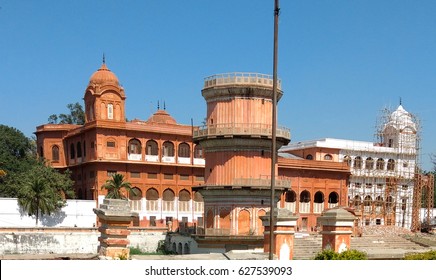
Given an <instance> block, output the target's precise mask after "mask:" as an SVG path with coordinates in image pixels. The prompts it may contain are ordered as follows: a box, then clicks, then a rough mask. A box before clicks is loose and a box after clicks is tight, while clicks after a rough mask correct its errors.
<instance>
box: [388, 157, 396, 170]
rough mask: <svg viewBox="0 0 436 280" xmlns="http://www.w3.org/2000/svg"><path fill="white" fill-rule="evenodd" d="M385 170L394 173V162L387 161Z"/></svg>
mask: <svg viewBox="0 0 436 280" xmlns="http://www.w3.org/2000/svg"><path fill="white" fill-rule="evenodd" d="M387 169H388V170H389V171H394V170H395V160H393V159H390V160H388V166H387Z"/></svg>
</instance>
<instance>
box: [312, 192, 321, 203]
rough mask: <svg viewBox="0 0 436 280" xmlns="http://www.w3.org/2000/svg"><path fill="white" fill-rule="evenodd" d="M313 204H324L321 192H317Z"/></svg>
mask: <svg viewBox="0 0 436 280" xmlns="http://www.w3.org/2000/svg"><path fill="white" fill-rule="evenodd" d="M313 202H315V203H323V202H324V194H323V193H322V192H320V191H317V192H316V193H315V197H314V200H313Z"/></svg>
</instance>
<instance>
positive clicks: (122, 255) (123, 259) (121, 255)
mask: <svg viewBox="0 0 436 280" xmlns="http://www.w3.org/2000/svg"><path fill="white" fill-rule="evenodd" d="M118 259H119V260H122V261H125V260H127V252H124V253H122V254H119V255H118Z"/></svg>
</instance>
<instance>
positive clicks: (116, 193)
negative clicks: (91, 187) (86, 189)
mask: <svg viewBox="0 0 436 280" xmlns="http://www.w3.org/2000/svg"><path fill="white" fill-rule="evenodd" d="M101 189H106V190H107V195H106V198H112V199H127V198H126V196H125V195H124V193H123V192H122V191H121V190H122V189H125V190H127V191H128V192H129V193H130V194H135V191H134V189H132V185H131V184H130V183H129V182H127V181H124V176H123V175H122V174H118V173H116V174H114V175H112V178H111V179H109V180H107V181H106V183H105V184H104V185H103V186H102V187H101Z"/></svg>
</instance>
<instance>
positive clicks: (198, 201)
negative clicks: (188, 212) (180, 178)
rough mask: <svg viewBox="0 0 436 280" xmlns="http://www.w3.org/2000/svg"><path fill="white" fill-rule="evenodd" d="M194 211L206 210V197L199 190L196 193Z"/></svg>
mask: <svg viewBox="0 0 436 280" xmlns="http://www.w3.org/2000/svg"><path fill="white" fill-rule="evenodd" d="M194 211H195V212H203V211H204V199H203V196H202V195H201V194H200V193H199V192H195V193H194Z"/></svg>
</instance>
